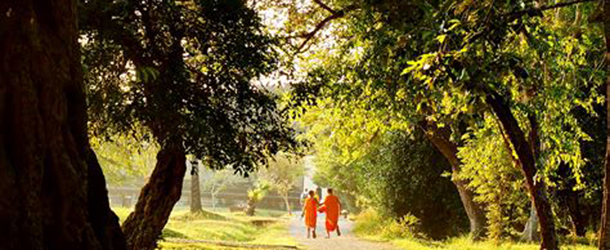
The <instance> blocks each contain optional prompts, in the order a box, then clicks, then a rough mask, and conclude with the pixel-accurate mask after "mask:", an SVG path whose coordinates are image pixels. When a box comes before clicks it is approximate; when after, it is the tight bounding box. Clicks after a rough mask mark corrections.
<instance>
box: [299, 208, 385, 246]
mask: <svg viewBox="0 0 610 250" xmlns="http://www.w3.org/2000/svg"><path fill="white" fill-rule="evenodd" d="M325 219H326V218H325V217H324V214H320V215H318V223H317V226H318V227H317V229H316V233H317V234H318V238H316V239H307V231H306V229H305V225H304V224H303V223H304V222H303V219H301V217H300V212H297V213H295V216H294V217H293V218H292V221H291V222H290V235H292V236H293V237H295V238H296V240H297V242H298V243H299V245H301V246H304V247H305V248H306V249H308V250H334V249H346V250H374V249H377V250H395V249H396V248H394V247H392V246H391V245H389V244H383V243H376V242H369V241H364V240H360V239H358V238H356V236H354V235H353V234H352V233H351V232H350V229H351V227H352V222H351V221H349V220H345V219H341V220H340V221H339V227H340V228H341V233H342V235H341V236H340V237H337V234H336V232H334V233H332V234H331V236H330V239H326V238H324V237H325V236H326V230H325V229H324V220H325Z"/></svg>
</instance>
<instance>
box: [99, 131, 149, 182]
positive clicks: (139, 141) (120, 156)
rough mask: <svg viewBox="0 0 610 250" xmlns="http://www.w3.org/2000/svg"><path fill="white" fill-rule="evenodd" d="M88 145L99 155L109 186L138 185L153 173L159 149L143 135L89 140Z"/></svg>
mask: <svg viewBox="0 0 610 250" xmlns="http://www.w3.org/2000/svg"><path fill="white" fill-rule="evenodd" d="M90 142H91V146H92V148H93V150H94V151H95V153H96V154H97V156H98V159H99V162H100V165H101V166H102V169H103V171H104V176H105V178H106V181H107V182H108V184H109V185H113V186H124V185H134V184H135V185H138V184H137V183H139V182H142V181H144V179H145V177H146V176H148V174H149V173H150V172H151V171H152V169H153V168H154V166H155V162H156V157H155V156H156V154H157V152H158V151H159V146H158V145H157V144H156V143H154V142H149V141H147V140H145V139H144V137H143V136H141V135H140V136H138V135H135V134H134V135H133V136H127V135H115V136H113V137H111V138H110V139H109V140H105V139H100V138H97V137H92V138H91V140H90Z"/></svg>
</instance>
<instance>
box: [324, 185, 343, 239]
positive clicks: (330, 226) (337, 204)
mask: <svg viewBox="0 0 610 250" xmlns="http://www.w3.org/2000/svg"><path fill="white" fill-rule="evenodd" d="M327 193H328V194H327V195H326V199H324V206H325V207H326V237H327V238H330V232H332V231H335V229H336V230H337V236H341V230H340V229H339V224H338V223H339V215H340V214H341V201H339V198H338V197H337V196H335V195H334V194H333V189H332V188H329V189H328V191H327Z"/></svg>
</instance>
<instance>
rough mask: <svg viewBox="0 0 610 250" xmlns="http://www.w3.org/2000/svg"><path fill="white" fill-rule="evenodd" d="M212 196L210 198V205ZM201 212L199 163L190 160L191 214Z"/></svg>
mask: <svg viewBox="0 0 610 250" xmlns="http://www.w3.org/2000/svg"><path fill="white" fill-rule="evenodd" d="M213 201H214V196H212V203H213ZM201 211H203V207H202V206H201V190H200V187H199V161H198V160H197V159H193V160H191V213H197V212H201Z"/></svg>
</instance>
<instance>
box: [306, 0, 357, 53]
mask: <svg viewBox="0 0 610 250" xmlns="http://www.w3.org/2000/svg"><path fill="white" fill-rule="evenodd" d="M314 2H315V3H316V4H318V5H320V6H321V7H322V8H323V9H325V10H327V11H328V12H330V13H331V15H330V16H327V17H326V18H324V19H323V20H322V21H320V22H319V23H318V24H317V25H316V26H315V27H314V29H313V30H312V31H310V32H307V33H304V34H302V35H300V36H299V37H302V38H305V40H304V41H303V42H302V43H301V45H300V46H299V47H298V48H297V50H296V52H295V54H298V53H300V52H302V50H303V48H305V46H306V45H307V43H309V41H311V39H312V38H314V37H315V36H316V34H317V33H318V32H319V31H320V30H322V29H323V28H324V27H325V26H326V25H327V24H328V23H329V22H330V21H332V20H335V19H338V18H342V17H344V16H345V13H347V12H349V11H352V10H355V9H356V8H357V5H354V4H353V5H349V6H347V7H345V8H344V9H341V10H334V9H332V8H330V7H329V6H328V5H326V4H324V3H322V2H321V1H320V0H314Z"/></svg>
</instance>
